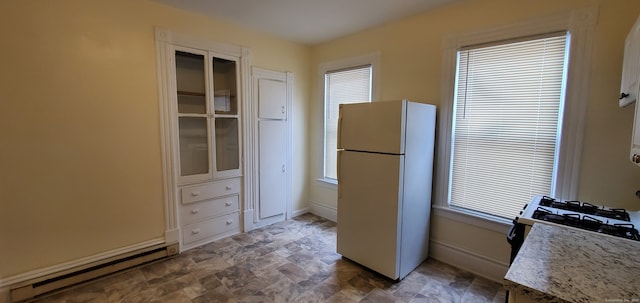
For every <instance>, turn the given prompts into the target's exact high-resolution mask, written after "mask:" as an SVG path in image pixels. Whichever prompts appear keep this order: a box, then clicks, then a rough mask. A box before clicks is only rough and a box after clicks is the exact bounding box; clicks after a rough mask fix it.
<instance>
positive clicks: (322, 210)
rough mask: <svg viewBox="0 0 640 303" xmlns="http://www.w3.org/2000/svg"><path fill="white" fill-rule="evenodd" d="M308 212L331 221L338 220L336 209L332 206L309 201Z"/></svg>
mask: <svg viewBox="0 0 640 303" xmlns="http://www.w3.org/2000/svg"><path fill="white" fill-rule="evenodd" d="M310 212H311V213H312V214H314V215H317V216H320V217H323V218H325V219H328V220H331V221H333V222H338V209H337V208H336V207H334V206H330V205H326V204H322V203H319V202H314V201H311V209H310Z"/></svg>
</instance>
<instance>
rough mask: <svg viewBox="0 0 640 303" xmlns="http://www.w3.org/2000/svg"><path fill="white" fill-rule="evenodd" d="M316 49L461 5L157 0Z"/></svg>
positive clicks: (394, 0) (387, 0) (441, 0)
mask: <svg viewBox="0 0 640 303" xmlns="http://www.w3.org/2000/svg"><path fill="white" fill-rule="evenodd" d="M153 1H156V2H159V3H164V4H167V5H170V6H173V7H177V8H180V9H184V10H188V11H193V12H196V13H199V14H203V15H206V16H210V17H213V18H216V19H225V20H228V21H231V22H233V23H236V24H238V25H241V26H246V27H249V28H253V29H256V30H260V31H264V32H267V33H271V34H274V35H276V36H279V37H282V38H285V39H287V40H291V41H295V42H299V43H305V44H316V43H321V42H326V41H329V40H332V39H335V38H338V37H342V36H345V35H348V34H351V33H355V32H357V31H360V30H363V29H366V28H369V27H372V26H376V25H380V24H383V23H386V22H389V21H392V20H397V19H401V18H404V17H407V16H411V15H415V14H418V13H421V12H424V11H426V10H428V9H431V8H434V7H437V6H439V5H443V4H445V3H450V2H454V1H458V0H153Z"/></svg>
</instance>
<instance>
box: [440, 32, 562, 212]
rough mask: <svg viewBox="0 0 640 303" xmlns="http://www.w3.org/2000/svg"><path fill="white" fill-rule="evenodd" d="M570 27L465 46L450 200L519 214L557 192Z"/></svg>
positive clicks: (459, 77)
mask: <svg viewBox="0 0 640 303" xmlns="http://www.w3.org/2000/svg"><path fill="white" fill-rule="evenodd" d="M566 45H567V33H557V34H554V35H547V36H546V37H543V38H540V37H537V38H532V39H529V40H523V39H520V40H518V41H516V42H513V41H508V42H506V43H502V44H492V45H489V46H487V45H483V46H476V47H470V48H467V49H465V50H461V51H459V59H458V74H457V85H456V89H457V92H456V95H455V98H456V99H455V103H454V104H455V105H454V111H455V114H454V127H453V140H452V142H453V146H452V148H453V152H452V163H451V180H450V187H449V190H450V195H449V204H450V205H453V206H458V207H463V208H467V209H471V210H474V211H479V212H483V213H488V214H491V215H496V216H500V217H505V218H513V217H515V216H516V215H517V214H518V212H519V211H520V210H521V209H522V207H523V206H524V205H525V204H526V203H528V202H529V201H530V200H531V198H532V197H533V196H535V195H550V194H552V185H553V182H554V172H555V170H554V168H555V159H556V150H557V147H558V138H559V131H560V125H561V123H560V122H559V121H560V120H561V117H562V108H563V106H562V104H563V102H564V100H563V98H564V93H563V91H564V78H565V77H564V75H565V73H564V70H565V66H566V63H565V62H567V61H566V55H565V54H566V53H567V52H566V51H565V50H566Z"/></svg>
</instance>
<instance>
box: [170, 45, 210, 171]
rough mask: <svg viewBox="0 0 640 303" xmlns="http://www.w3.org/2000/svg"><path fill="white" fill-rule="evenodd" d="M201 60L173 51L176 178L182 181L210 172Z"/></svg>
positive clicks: (207, 116)
mask: <svg viewBox="0 0 640 303" xmlns="http://www.w3.org/2000/svg"><path fill="white" fill-rule="evenodd" d="M205 58H206V57H205V55H203V54H195V53H190V52H184V51H176V52H175V63H176V94H177V103H178V104H177V109H178V140H179V147H180V149H179V153H180V155H179V158H180V176H181V177H182V181H183V182H188V181H195V180H200V179H204V178H207V177H208V174H209V173H210V172H211V164H210V162H211V161H210V154H211V152H210V148H209V146H210V139H209V138H210V136H209V129H210V126H209V119H210V118H209V115H208V106H207V94H206V91H207V90H206V78H207V77H206V71H205V67H206V66H207V65H206V64H205ZM203 175H204V176H203Z"/></svg>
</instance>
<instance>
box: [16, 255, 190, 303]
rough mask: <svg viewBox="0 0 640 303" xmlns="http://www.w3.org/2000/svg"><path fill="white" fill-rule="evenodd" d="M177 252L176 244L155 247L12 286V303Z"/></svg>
mask: <svg viewBox="0 0 640 303" xmlns="http://www.w3.org/2000/svg"><path fill="white" fill-rule="evenodd" d="M178 251H179V247H178V244H173V245H169V246H167V245H166V244H162V245H156V246H152V247H148V248H145V249H140V250H136V251H132V252H129V253H126V254H122V255H118V256H114V257H111V258H107V259H104V260H100V261H96V262H92V263H89V264H85V265H82V266H77V267H74V268H70V269H67V270H64V271H60V272H56V273H53V274H49V275H46V276H42V277H38V278H35V279H31V280H28V281H24V282H22V283H19V284H17V285H12V286H11V290H10V293H11V302H20V301H24V300H29V299H33V298H35V297H37V296H39V295H42V294H45V293H48V292H51V291H54V290H58V289H61V288H63V287H67V286H71V285H74V284H78V283H82V282H85V281H88V280H91V279H95V278H99V277H102V276H105V275H108V274H111V273H115V272H118V271H121V270H124V269H127V268H131V267H134V266H137V265H141V264H144V263H148V262H151V261H156V260H159V259H162V258H166V257H169V256H172V255H176V254H178Z"/></svg>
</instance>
